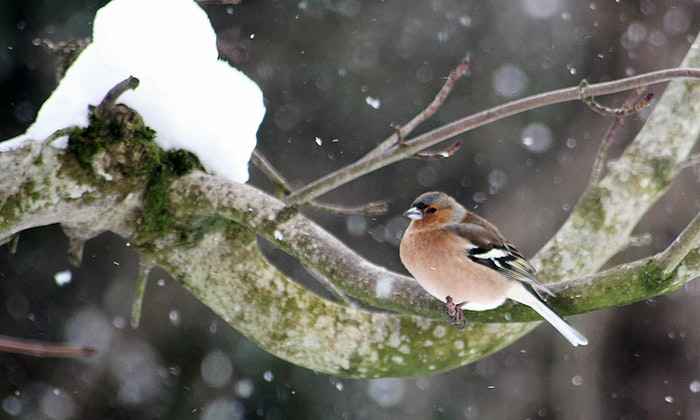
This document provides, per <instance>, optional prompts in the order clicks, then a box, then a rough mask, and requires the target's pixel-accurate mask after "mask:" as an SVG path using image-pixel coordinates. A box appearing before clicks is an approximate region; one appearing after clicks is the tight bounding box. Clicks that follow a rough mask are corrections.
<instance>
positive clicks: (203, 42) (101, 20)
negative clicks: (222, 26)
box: [0, 0, 265, 182]
mask: <svg viewBox="0 0 700 420" xmlns="http://www.w3.org/2000/svg"><path fill="white" fill-rule="evenodd" d="M164 16H165V17H167V18H164ZM154 22H157V25H154ZM93 27H94V30H93V43H92V44H90V45H89V46H88V47H87V48H85V50H84V51H83V52H82V53H81V54H80V56H79V57H78V58H77V59H76V60H75V62H74V63H73V65H72V66H71V67H70V68H69V69H68V71H67V72H66V75H65V77H64V78H63V80H61V82H60V84H59V85H58V87H57V88H56V90H55V91H54V92H53V93H52V94H51V96H50V97H49V99H47V100H46V102H44V104H43V106H42V107H41V109H40V110H39V113H38V115H37V119H36V121H35V122H34V124H33V125H32V126H31V127H29V129H28V130H27V132H26V133H25V134H23V135H20V136H18V137H16V138H14V139H12V140H9V141H7V142H3V143H0V151H4V150H11V149H14V148H16V147H19V146H21V145H23V144H24V143H26V142H27V141H30V140H35V141H41V140H43V139H45V138H47V137H48V136H50V135H51V134H52V133H54V132H55V131H56V130H58V129H61V128H66V127H69V126H75V125H77V126H86V125H87V124H88V114H87V107H88V105H96V104H98V103H99V102H100V101H101V100H102V98H103V97H104V95H105V94H106V93H107V91H109V89H111V88H112V87H113V86H114V85H116V84H117V83H118V82H120V81H122V80H124V79H126V78H127V77H128V76H135V77H137V78H138V79H139V80H140V82H141V83H140V85H139V87H138V88H137V89H136V90H134V91H129V92H126V93H125V94H124V95H122V96H121V97H120V98H119V101H120V102H123V103H124V104H126V105H128V106H129V107H131V108H133V109H135V110H136V111H138V112H139V113H140V114H141V116H143V118H144V120H145V121H146V123H147V124H148V125H149V126H150V127H152V128H153V129H154V130H156V133H157V138H156V142H157V143H158V144H159V145H160V146H161V147H162V148H164V149H178V148H182V149H186V150H189V151H190V152H192V153H194V154H196V155H197V156H198V157H199V159H200V161H201V162H202V164H203V165H204V166H205V168H206V169H207V170H209V171H211V172H213V173H216V174H218V175H221V176H223V177H225V178H227V179H229V180H232V181H237V182H245V181H247V180H248V160H249V159H250V155H251V153H252V151H253V148H254V147H255V144H256V133H257V130H258V126H259V125H260V122H261V121H262V118H263V116H264V114H265V106H264V104H263V95H262V92H261V91H260V88H258V86H257V85H256V84H255V82H253V81H252V80H250V79H249V78H248V77H246V76H245V75H244V74H243V73H241V72H240V71H238V70H237V69H235V68H233V67H231V66H230V65H229V64H228V63H226V62H224V61H220V60H219V59H218V51H217V48H216V34H215V33H214V30H213V29H212V26H211V23H210V22H209V18H208V17H207V15H206V14H205V13H204V11H203V10H202V9H201V8H200V7H199V6H198V5H197V4H196V3H195V2H194V1H193V0H113V1H112V2H110V3H109V4H107V5H106V6H104V7H103V8H102V9H100V10H99V11H98V12H97V15H96V16H95V21H94V24H93ZM54 146H60V145H56V144H54ZM64 146H65V144H64Z"/></svg>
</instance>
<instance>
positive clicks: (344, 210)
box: [309, 200, 389, 216]
mask: <svg viewBox="0 0 700 420" xmlns="http://www.w3.org/2000/svg"><path fill="white" fill-rule="evenodd" d="M309 205H310V207H313V208H315V209H317V210H322V211H326V212H329V213H333V214H338V215H344V216H349V215H353V214H356V215H363V216H381V215H382V214H386V212H387V211H389V203H387V202H386V201H385V200H379V201H371V202H369V203H367V204H362V205H359V206H337V205H334V204H325V203H319V202H317V201H312V202H311V203H309Z"/></svg>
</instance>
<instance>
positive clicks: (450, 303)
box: [445, 296, 467, 330]
mask: <svg viewBox="0 0 700 420" xmlns="http://www.w3.org/2000/svg"><path fill="white" fill-rule="evenodd" d="M465 303H467V302H461V303H455V302H454V300H453V299H452V296H447V297H446V298H445V308H446V309H447V322H449V323H450V325H452V326H454V327H456V328H458V329H460V330H461V329H463V328H464V327H465V326H466V325H467V321H466V320H465V319H464V311H463V310H462V305H464V304H465Z"/></svg>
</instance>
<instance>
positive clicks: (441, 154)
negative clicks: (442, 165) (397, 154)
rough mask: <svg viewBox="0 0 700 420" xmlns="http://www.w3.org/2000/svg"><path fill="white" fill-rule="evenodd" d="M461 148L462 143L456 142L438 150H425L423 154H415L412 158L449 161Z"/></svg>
mask: <svg viewBox="0 0 700 420" xmlns="http://www.w3.org/2000/svg"><path fill="white" fill-rule="evenodd" d="M461 148H462V142H461V141H456V142H454V143H452V144H451V145H449V146H447V147H445V148H442V149H438V150H430V151H429V150H426V151H423V152H418V153H416V154H415V155H414V156H413V157H414V158H415V159H425V160H441V159H449V158H451V157H452V156H454V155H455V153H457V152H459V149H461Z"/></svg>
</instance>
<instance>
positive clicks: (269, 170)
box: [250, 149, 291, 194]
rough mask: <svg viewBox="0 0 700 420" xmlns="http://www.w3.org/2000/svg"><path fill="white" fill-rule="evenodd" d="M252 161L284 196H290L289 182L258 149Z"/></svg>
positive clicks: (254, 152)
mask: <svg viewBox="0 0 700 420" xmlns="http://www.w3.org/2000/svg"><path fill="white" fill-rule="evenodd" d="M250 161H251V162H252V163H253V165H255V166H256V167H257V168H258V169H260V171H261V172H262V173H264V174H265V176H267V178H268V179H269V180H270V181H271V182H272V183H273V184H275V186H276V187H277V188H278V189H280V190H281V191H282V193H283V194H289V192H290V191H291V187H290V186H289V181H287V179H286V178H285V177H284V175H282V174H281V173H280V172H279V171H278V170H277V169H276V168H275V167H274V166H273V165H272V163H270V161H269V160H267V158H266V157H265V156H263V154H262V153H260V152H259V151H258V149H254V150H253V155H252V156H251V158H250Z"/></svg>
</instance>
